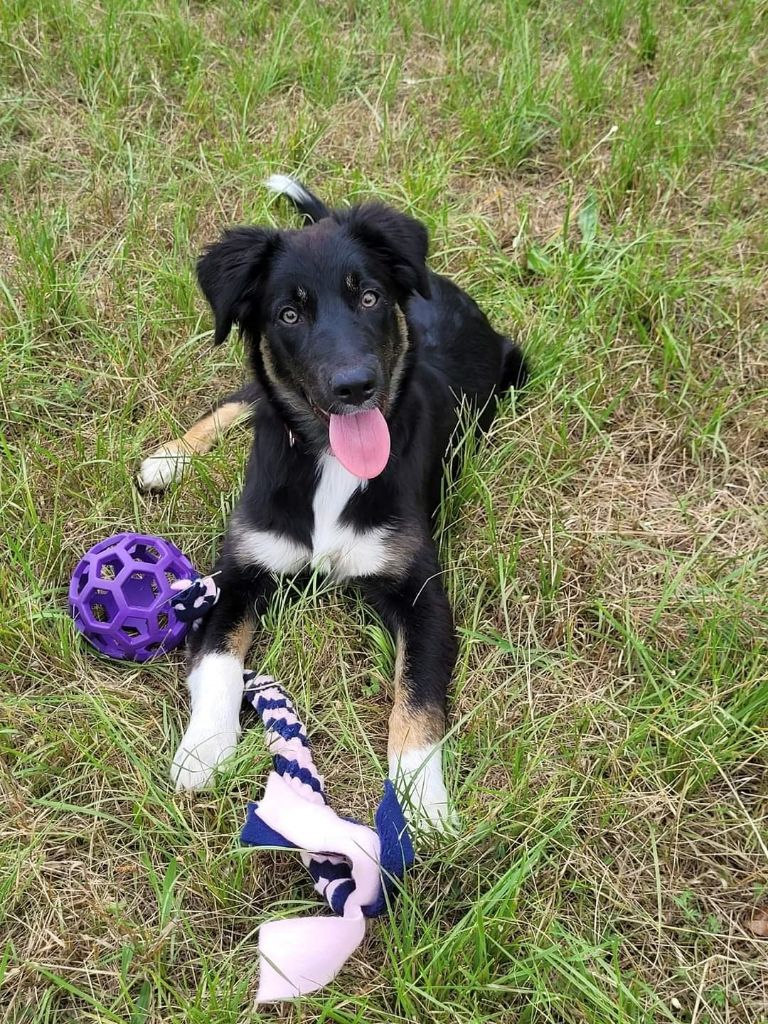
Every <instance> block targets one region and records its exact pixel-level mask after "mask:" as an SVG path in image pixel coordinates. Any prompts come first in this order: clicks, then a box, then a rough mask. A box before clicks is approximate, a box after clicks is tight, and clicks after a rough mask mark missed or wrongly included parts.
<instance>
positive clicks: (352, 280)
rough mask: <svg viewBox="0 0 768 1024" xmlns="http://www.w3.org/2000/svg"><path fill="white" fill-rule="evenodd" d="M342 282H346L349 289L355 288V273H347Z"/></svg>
mask: <svg viewBox="0 0 768 1024" xmlns="http://www.w3.org/2000/svg"><path fill="white" fill-rule="evenodd" d="M344 283H345V284H346V286H347V288H349V290H350V291H351V292H353V291H354V290H355V275H354V274H347V276H346V277H345V278H344Z"/></svg>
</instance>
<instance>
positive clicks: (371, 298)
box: [360, 288, 379, 309]
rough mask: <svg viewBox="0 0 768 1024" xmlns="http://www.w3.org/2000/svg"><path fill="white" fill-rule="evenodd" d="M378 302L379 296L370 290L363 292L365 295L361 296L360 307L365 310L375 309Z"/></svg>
mask: <svg viewBox="0 0 768 1024" xmlns="http://www.w3.org/2000/svg"><path fill="white" fill-rule="evenodd" d="M378 301H379V296H378V295H377V294H376V292H372V291H371V290H370V288H369V289H368V290H367V291H365V292H363V294H362V295H361V296H360V305H361V306H362V307H363V308H364V309H373V307H374V306H375V305H376V303H377V302H378Z"/></svg>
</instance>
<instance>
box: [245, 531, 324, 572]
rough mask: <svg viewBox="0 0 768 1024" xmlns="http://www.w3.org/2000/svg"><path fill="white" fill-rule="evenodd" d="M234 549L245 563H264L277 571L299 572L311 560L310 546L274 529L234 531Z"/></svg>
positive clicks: (273, 570)
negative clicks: (305, 545) (275, 531)
mask: <svg viewBox="0 0 768 1024" xmlns="http://www.w3.org/2000/svg"><path fill="white" fill-rule="evenodd" d="M234 536H235V538H236V539H235V540H234V550H235V554H236V556H237V558H238V560H239V561H240V562H241V563H242V564H243V565H254V564H255V565H263V566H264V568H265V569H269V571H270V572H275V573H279V574H282V573H291V572H299V570H300V569H303V568H304V566H305V565H307V563H308V562H309V548H306V547H304V545H303V544H297V543H296V541H294V540H291V539H290V538H289V537H285V536H283V534H281V533H273V532H272V530H246V529H242V528H240V530H236V531H235V533H234Z"/></svg>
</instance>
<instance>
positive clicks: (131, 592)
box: [122, 571, 160, 608]
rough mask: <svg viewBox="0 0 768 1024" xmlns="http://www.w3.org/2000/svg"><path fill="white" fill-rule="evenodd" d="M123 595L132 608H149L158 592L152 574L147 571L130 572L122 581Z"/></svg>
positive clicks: (158, 588) (158, 589)
mask: <svg viewBox="0 0 768 1024" xmlns="http://www.w3.org/2000/svg"><path fill="white" fill-rule="evenodd" d="M122 590H123V595H124V597H125V600H126V601H127V603H128V604H129V605H130V606H131V607H132V608H149V606H150V605H151V604H152V603H153V602H154V600H155V598H156V597H157V595H158V594H159V593H160V587H159V586H158V583H157V580H156V579H155V577H154V575H153V574H152V573H151V572H149V571H147V572H132V573H131V575H130V576H129V577H128V579H127V580H126V581H125V583H123V587H122Z"/></svg>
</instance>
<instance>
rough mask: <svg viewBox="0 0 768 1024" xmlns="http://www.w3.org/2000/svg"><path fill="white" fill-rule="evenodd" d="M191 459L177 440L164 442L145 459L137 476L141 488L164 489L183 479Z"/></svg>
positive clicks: (147, 489) (146, 489)
mask: <svg viewBox="0 0 768 1024" xmlns="http://www.w3.org/2000/svg"><path fill="white" fill-rule="evenodd" d="M189 459H190V455H189V453H188V452H184V451H180V450H179V449H178V447H177V443H176V442H174V441H171V442H170V444H164V445H163V446H162V447H161V448H158V449H157V451H156V452H154V453H153V454H152V455H150V456H149V458H148V459H144V461H143V462H142V464H141V466H140V467H139V472H138V475H137V478H136V479H137V481H138V484H139V489H140V490H142V491H164V490H165V489H166V487H168V486H169V485H170V484H173V483H176V481H177V480H181V478H182V476H183V475H184V469H185V468H186V465H187V463H188V462H189Z"/></svg>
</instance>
